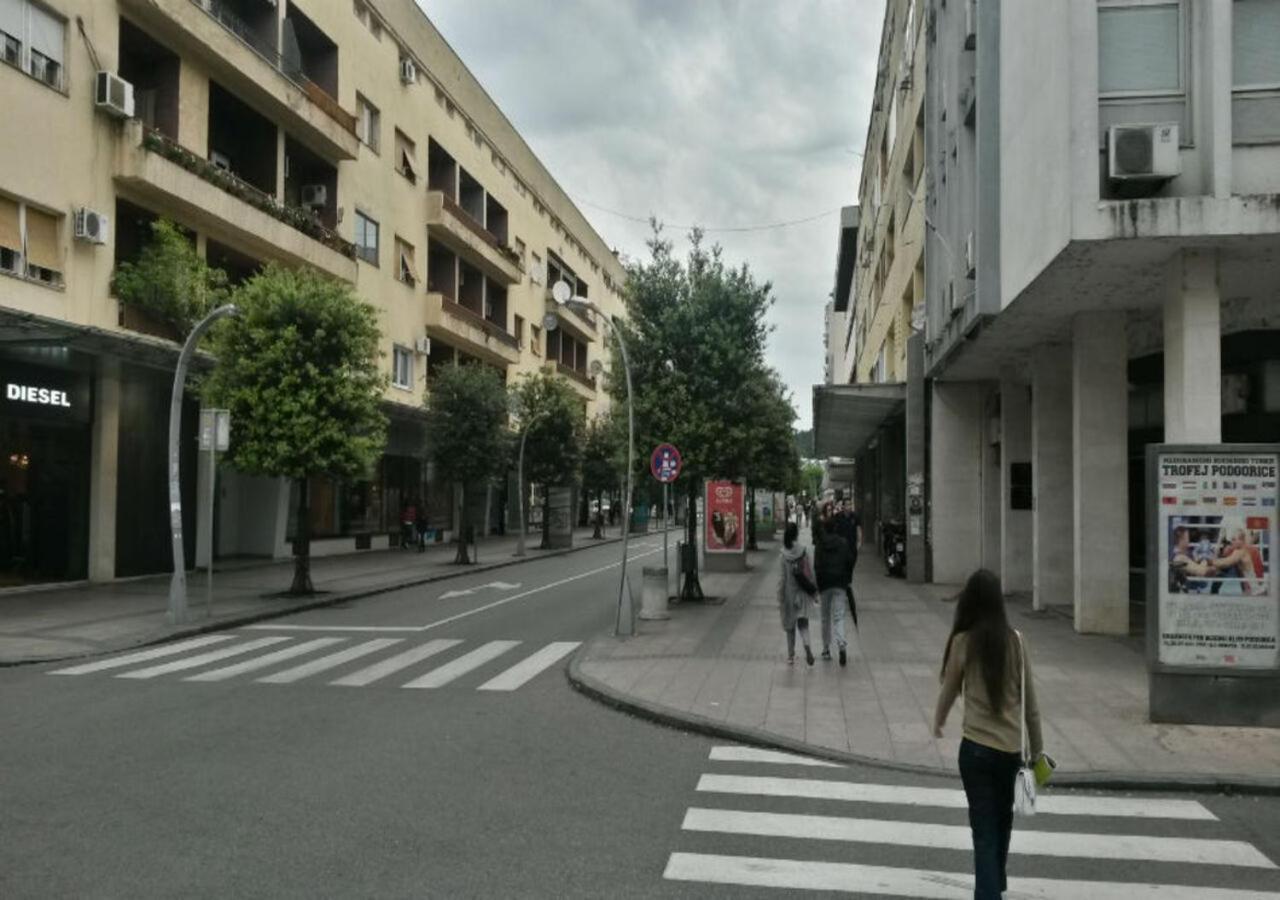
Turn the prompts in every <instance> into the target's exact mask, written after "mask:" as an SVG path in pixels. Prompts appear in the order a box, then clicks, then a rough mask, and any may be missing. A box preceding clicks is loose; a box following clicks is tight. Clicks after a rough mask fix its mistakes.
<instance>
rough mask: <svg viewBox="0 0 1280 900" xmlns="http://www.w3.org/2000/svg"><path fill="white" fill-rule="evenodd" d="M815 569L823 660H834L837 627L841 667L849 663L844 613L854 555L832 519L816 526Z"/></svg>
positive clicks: (815, 523)
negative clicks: (833, 646)
mask: <svg viewBox="0 0 1280 900" xmlns="http://www.w3.org/2000/svg"><path fill="white" fill-rule="evenodd" d="M813 568H814V575H815V579H814V580H815V581H816V582H817V584H818V597H819V601H818V602H819V604H820V608H821V611H822V658H823V659H831V632H832V625H833V624H834V626H835V638H836V646H837V648H838V649H839V651H840V665H842V666H843V665H845V664H847V663H848V661H849V657H848V652H847V651H848V642H847V641H846V640H845V636H844V611H845V608H846V603H847V602H848V588H849V584H850V583H851V582H852V581H853V554H852V553H851V552H850V550H849V543H848V542H847V541H846V540H845V539H844V538H842V537H841V536H840V535H839V534H838V533H837V532H836V531H835V529H834V528H832V521H831V518H830V517H827V516H824V517H823V518H821V519H814V522H813Z"/></svg>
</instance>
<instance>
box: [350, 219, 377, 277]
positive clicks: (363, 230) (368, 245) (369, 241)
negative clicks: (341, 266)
mask: <svg viewBox="0 0 1280 900" xmlns="http://www.w3.org/2000/svg"><path fill="white" fill-rule="evenodd" d="M355 245H356V256H358V257H360V258H361V259H363V260H364V261H365V262H367V263H370V264H372V265H375V266H376V265H378V223H377V222H375V221H374V220H373V219H371V218H369V217H368V216H366V215H365V214H364V213H362V212H360V211H359V210H356V234H355Z"/></svg>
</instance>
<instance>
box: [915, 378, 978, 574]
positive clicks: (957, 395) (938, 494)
mask: <svg viewBox="0 0 1280 900" xmlns="http://www.w3.org/2000/svg"><path fill="white" fill-rule="evenodd" d="M984 395H985V389H984V387H983V386H982V385H980V384H974V383H972V382H940V381H935V382H934V383H933V406H932V409H931V410H930V417H931V420H932V433H931V435H930V442H929V443H930V446H929V486H930V504H929V516H930V524H931V528H930V532H931V544H932V553H933V580H934V581H936V582H939V583H942V584H960V583H962V582H963V581H964V580H965V579H967V578H968V577H969V576H970V575H971V574H973V571H974V570H975V569H977V568H978V567H979V566H981V564H982V539H981V534H982V471H981V459H982V440H983V438H982V413H983V402H982V401H983V397H984Z"/></svg>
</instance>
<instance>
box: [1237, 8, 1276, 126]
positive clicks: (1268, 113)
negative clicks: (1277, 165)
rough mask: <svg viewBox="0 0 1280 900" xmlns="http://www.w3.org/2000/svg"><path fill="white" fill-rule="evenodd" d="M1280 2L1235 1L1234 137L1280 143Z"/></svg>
mask: <svg viewBox="0 0 1280 900" xmlns="http://www.w3.org/2000/svg"><path fill="white" fill-rule="evenodd" d="M1278 35H1280V0H1235V3H1234V4H1233V5H1232V38H1231V70H1232V73H1231V74H1232V77H1231V86H1232V98H1231V100H1232V102H1231V138H1232V141H1233V142H1234V143H1237V144H1251V143H1274V142H1276V141H1280V37H1277V36H1278Z"/></svg>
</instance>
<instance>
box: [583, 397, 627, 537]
mask: <svg viewBox="0 0 1280 900" xmlns="http://www.w3.org/2000/svg"><path fill="white" fill-rule="evenodd" d="M617 442H618V430H617V427H616V425H615V424H614V423H613V422H612V421H611V420H610V418H609V417H608V416H607V415H600V416H596V418H594V419H592V420H591V421H590V422H588V423H587V428H586V435H585V437H584V440H583V448H582V490H583V493H585V494H587V495H588V496H592V495H594V496H595V505H596V512H595V515H594V516H593V517H592V518H593V522H592V524H593V525H594V527H595V531H594V533H593V534H592V535H591V536H592V537H593V538H595V539H596V540H600V539H601V538H603V537H604V533H603V531H602V528H603V525H604V503H603V499H604V493H605V492H606V491H612V490H613V488H614V487H615V486H616V485H617V483H618V473H619V472H620V471H621V469H622V468H624V467H625V466H626V463H625V462H623V463H621V464H619V462H618V459H617V456H618V453H617V447H616V444H617Z"/></svg>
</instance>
